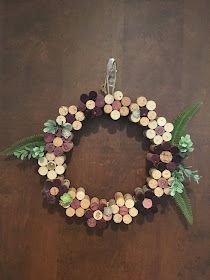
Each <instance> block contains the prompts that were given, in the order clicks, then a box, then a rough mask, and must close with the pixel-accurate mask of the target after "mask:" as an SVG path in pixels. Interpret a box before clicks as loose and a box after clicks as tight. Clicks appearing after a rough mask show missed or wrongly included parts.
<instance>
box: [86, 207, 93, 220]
mask: <svg viewBox="0 0 210 280" xmlns="http://www.w3.org/2000/svg"><path fill="white" fill-rule="evenodd" d="M85 217H86V218H87V219H90V218H92V217H93V210H91V209H87V210H86V211H85Z"/></svg>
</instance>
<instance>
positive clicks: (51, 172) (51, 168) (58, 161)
mask: <svg viewBox="0 0 210 280" xmlns="http://www.w3.org/2000/svg"><path fill="white" fill-rule="evenodd" d="M64 162H65V157H64V156H58V157H56V156H55V154H54V153H47V154H46V155H45V156H44V157H41V158H39V159H38V164H39V169H38V173H39V174H40V175H41V176H47V178H48V179H51V180H54V179H56V177H57V175H62V174H63V173H64V172H65V169H66V165H65V164H64Z"/></svg>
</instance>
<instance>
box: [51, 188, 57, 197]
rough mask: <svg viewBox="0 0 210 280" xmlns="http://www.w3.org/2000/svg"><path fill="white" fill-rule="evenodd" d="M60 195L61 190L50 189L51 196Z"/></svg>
mask: <svg viewBox="0 0 210 280" xmlns="http://www.w3.org/2000/svg"><path fill="white" fill-rule="evenodd" d="M58 193H59V189H58V188H57V187H52V188H51V189H50V194H51V195H53V196H56V195H57V194H58Z"/></svg>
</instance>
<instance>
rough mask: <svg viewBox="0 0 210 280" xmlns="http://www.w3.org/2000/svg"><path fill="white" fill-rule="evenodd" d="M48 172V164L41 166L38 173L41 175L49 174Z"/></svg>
mask: <svg viewBox="0 0 210 280" xmlns="http://www.w3.org/2000/svg"><path fill="white" fill-rule="evenodd" d="M47 172H48V169H47V167H46V166H40V167H39V169H38V173H39V175H41V176H45V175H47Z"/></svg>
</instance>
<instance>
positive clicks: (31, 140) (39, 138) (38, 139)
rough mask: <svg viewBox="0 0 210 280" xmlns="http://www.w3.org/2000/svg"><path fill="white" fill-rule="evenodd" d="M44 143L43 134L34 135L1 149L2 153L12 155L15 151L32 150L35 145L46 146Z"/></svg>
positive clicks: (0, 153)
mask: <svg viewBox="0 0 210 280" xmlns="http://www.w3.org/2000/svg"><path fill="white" fill-rule="evenodd" d="M44 144H45V142H44V136H43V135H42V134H39V135H34V136H30V137H26V138H23V139H21V140H19V141H17V142H16V143H14V144H12V145H11V146H10V147H8V148H6V149H5V150H2V151H0V155H2V156H11V155H13V154H14V153H15V152H18V151H22V150H27V149H29V150H32V149H33V148H34V147H40V146H44Z"/></svg>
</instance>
